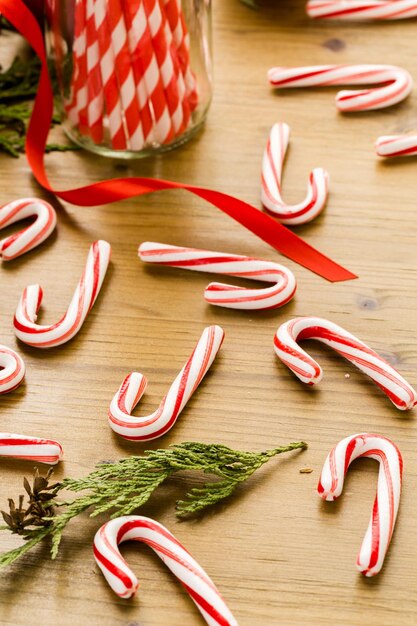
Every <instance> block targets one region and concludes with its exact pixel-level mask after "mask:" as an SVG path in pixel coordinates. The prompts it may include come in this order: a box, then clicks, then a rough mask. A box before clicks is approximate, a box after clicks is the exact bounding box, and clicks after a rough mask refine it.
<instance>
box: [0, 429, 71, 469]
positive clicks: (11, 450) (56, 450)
mask: <svg viewBox="0 0 417 626" xmlns="http://www.w3.org/2000/svg"><path fill="white" fill-rule="evenodd" d="M63 454H64V452H63V450H62V446H61V444H60V443H58V441H53V439H42V438H40V437H29V436H27V435H15V434H14V433H0V457H2V456H3V457H8V458H11V459H22V460H25V461H38V462H39V463H48V465H56V464H57V463H59V461H60V460H61V459H62V457H63Z"/></svg>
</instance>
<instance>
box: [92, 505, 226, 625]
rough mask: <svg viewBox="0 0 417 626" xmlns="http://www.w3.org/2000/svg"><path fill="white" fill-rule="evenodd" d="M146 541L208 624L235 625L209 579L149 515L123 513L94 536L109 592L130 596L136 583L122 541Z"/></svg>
mask: <svg viewBox="0 0 417 626" xmlns="http://www.w3.org/2000/svg"><path fill="white" fill-rule="evenodd" d="M132 540H133V541H141V542H143V543H145V544H147V545H148V546H149V547H150V548H152V550H154V552H155V553H156V554H157V555H158V556H159V558H160V559H161V560H162V561H163V562H164V563H165V565H166V566H167V567H168V568H169V569H170V570H171V572H172V573H173V574H174V575H175V576H176V577H177V578H178V580H179V581H180V583H181V584H182V585H183V587H184V588H185V590H186V591H187V593H188V594H189V596H190V597H191V599H192V600H193V601H194V602H195V604H196V606H197V608H198V610H199V611H200V613H201V614H202V616H203V618H204V620H205V622H206V623H207V624H209V625H210V626H238V624H237V621H236V620H235V618H234V617H233V615H232V614H231V612H230V611H229V609H228V608H227V606H226V604H225V601H224V600H223V598H222V597H221V595H220V593H219V592H218V590H217V588H216V587H215V585H214V583H213V581H212V580H211V579H210V578H209V577H208V576H207V574H206V572H205V571H204V570H203V568H202V567H200V565H199V564H198V563H197V561H195V560H194V559H193V557H192V556H191V554H190V553H189V552H187V550H186V549H185V548H184V546H183V545H181V544H180V542H179V541H177V539H175V537H174V536H173V535H172V534H171V533H170V532H169V530H167V529H166V528H165V527H164V526H162V524H159V523H158V522H155V521H154V520H152V519H150V518H149V517H142V516H140V515H126V516H125V517H118V518H116V519H113V520H110V522H107V523H106V524H104V525H103V526H102V527H101V528H100V530H98V531H97V533H96V536H95V537H94V558H95V560H96V563H97V565H98V566H99V568H100V569H101V571H102V572H103V574H104V577H105V578H106V580H107V582H108V583H109V585H110V587H111V588H112V589H113V591H114V592H115V593H116V594H117V595H118V596H120V597H121V598H131V597H132V596H133V595H134V594H135V593H136V591H137V589H138V586H139V583H138V580H137V578H136V576H135V574H134V573H133V572H132V570H131V569H130V567H129V566H128V564H127V563H126V561H125V559H124V558H123V557H122V555H121V554H120V551H119V547H118V546H119V544H120V543H122V542H123V541H132Z"/></svg>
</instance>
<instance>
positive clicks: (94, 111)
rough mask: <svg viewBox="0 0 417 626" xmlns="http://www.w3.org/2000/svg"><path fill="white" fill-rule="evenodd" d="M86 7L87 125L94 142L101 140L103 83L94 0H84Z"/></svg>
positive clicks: (98, 142)
mask: <svg viewBox="0 0 417 626" xmlns="http://www.w3.org/2000/svg"><path fill="white" fill-rule="evenodd" d="M86 9H87V30H86V32H87V90H88V106H87V117H88V127H89V132H90V136H91V138H92V140H93V141H94V143H96V144H100V143H101V142H102V141H103V106H104V98H103V83H102V80H101V71H100V50H99V45H98V34H97V30H96V23H95V17H94V12H95V8H94V0H86Z"/></svg>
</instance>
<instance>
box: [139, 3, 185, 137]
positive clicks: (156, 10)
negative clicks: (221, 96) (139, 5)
mask: <svg viewBox="0 0 417 626" xmlns="http://www.w3.org/2000/svg"><path fill="white" fill-rule="evenodd" d="M142 1H143V7H144V9H145V14H146V17H147V20H148V25H149V32H150V34H151V38H152V46H153V49H154V52H155V56H156V60H157V63H158V66H159V72H160V75H161V78H162V84H163V87H164V91H165V96H166V101H167V105H168V110H169V113H170V116H171V120H172V123H173V127H174V133H175V135H178V134H179V133H180V132H182V131H183V130H184V116H183V108H182V102H181V100H180V95H179V90H178V84H177V80H176V74H175V68H174V64H173V62H172V57H171V54H170V51H169V49H168V46H167V41H166V35H165V20H166V18H165V13H162V11H161V7H160V5H159V0H142ZM148 45H150V42H149V43H148Z"/></svg>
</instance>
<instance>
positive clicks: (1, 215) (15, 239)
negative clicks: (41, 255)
mask: <svg viewBox="0 0 417 626" xmlns="http://www.w3.org/2000/svg"><path fill="white" fill-rule="evenodd" d="M28 217H35V218H36V219H35V221H34V222H33V223H32V224H30V226H27V227H26V228H23V229H22V230H20V231H19V232H17V233H15V234H14V235H10V237H6V238H5V239H2V240H1V241H0V259H2V260H3V261H11V260H12V259H15V258H16V257H18V256H21V255H22V254H25V253H26V252H29V250H32V249H33V248H36V246H39V245H40V244H41V243H42V242H43V241H45V239H47V238H48V237H49V235H50V234H51V233H52V232H53V230H54V229H55V226H56V213H55V211H54V209H53V207H52V206H51V205H50V204H49V202H45V200H39V199H38V198H21V199H20V200H14V201H13V202H8V203H7V204H4V205H3V206H2V207H0V230H1V229H2V228H6V226H10V225H11V224H14V223H15V222H18V221H20V220H24V219H26V218H28Z"/></svg>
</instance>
